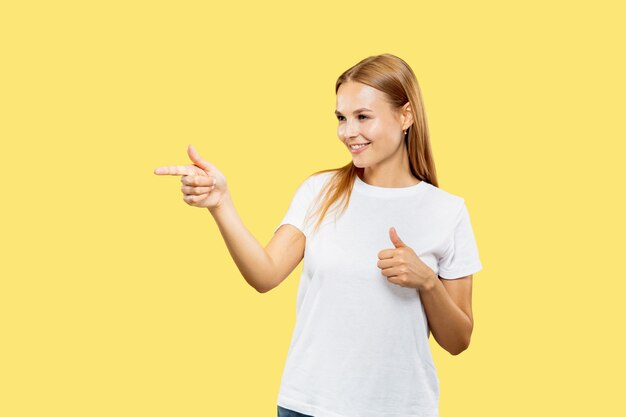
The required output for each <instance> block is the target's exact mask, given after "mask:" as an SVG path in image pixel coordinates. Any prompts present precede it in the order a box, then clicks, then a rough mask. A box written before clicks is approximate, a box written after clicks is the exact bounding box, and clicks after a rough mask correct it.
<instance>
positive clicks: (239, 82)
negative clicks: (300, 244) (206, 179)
mask: <svg viewBox="0 0 626 417" xmlns="http://www.w3.org/2000/svg"><path fill="white" fill-rule="evenodd" d="M623 17H624V10H623V6H622V5H621V3H620V2H617V1H613V2H611V1H596V2H591V1H587V2H566V1H554V2H540V1H529V2H517V3H506V2H504V3H503V2H498V1H474V2H462V1H458V2H443V3H442V2H421V1H420V2H416V1H410V2H409V1H406V2H392V3H380V2H375V1H344V2H316V3H312V2H310V3H302V2H288V1H282V2H244V3H241V2H237V3H230V4H226V3H224V2H222V3H215V2H201V1H195V2H189V1H175V2H174V1H171V2H164V1H161V2H153V1H141V2H138V1H123V2H122V1H106V2H104V1H93V2H81V1H57V2H44V1H21V2H4V3H3V4H2V5H1V6H0V42H1V44H0V45H1V46H0V48H1V50H0V52H1V57H2V65H0V71H1V72H2V76H1V77H0V106H1V107H0V111H1V112H0V118H1V119H0V135H1V139H2V154H1V155H2V164H0V169H1V170H2V172H1V174H2V175H0V181H2V216H1V219H2V220H1V221H2V251H1V253H2V261H1V262H0V265H1V266H0V268H1V269H0V274H1V281H0V285H1V287H0V337H1V340H0V350H1V354H0V415H1V416H7V417H13V416H65V417H69V416H275V415H276V397H277V394H278V389H279V383H280V377H281V373H282V370H283V366H284V363H285V359H286V355H287V351H288V347H289V342H290V338H291V334H292V330H293V325H294V323H295V302H296V292H297V286H298V280H299V275H300V272H301V268H302V264H300V265H299V266H298V267H297V268H296V270H294V272H293V273H292V274H291V275H290V277H289V278H287V280H286V281H285V282H283V284H282V285H280V286H279V287H278V288H276V289H275V290H273V291H270V292H268V293H265V294H260V293H258V292H256V291H255V290H254V289H253V288H252V287H250V286H249V285H248V284H247V283H246V282H245V280H244V279H243V277H242V276H241V274H240V273H239V271H238V269H237V267H236V266H235V264H234V262H233V260H232V259H231V257H230V255H229V253H228V250H227V248H226V246H225V244H224V241H223V239H222V237H221V235H220V233H219V230H218V228H217V226H216V224H215V222H214V220H213V218H212V217H211V215H210V213H209V212H208V211H207V210H206V209H199V208H196V207H191V206H189V205H187V204H186V203H184V202H183V200H182V193H181V191H180V185H181V183H180V177H162V176H157V175H155V174H154V173H153V170H154V168H156V167H157V166H161V165H179V164H180V165H184V164H188V163H190V161H189V158H188V157H187V154H186V147H187V145H188V144H190V143H191V144H193V145H194V146H195V147H196V149H197V150H198V152H199V153H200V155H201V156H202V157H203V158H204V159H206V160H208V161H210V162H212V163H214V164H215V165H216V166H217V167H218V168H219V169H220V170H221V171H222V172H223V173H224V174H225V175H226V177H227V181H228V183H229V186H230V190H231V194H232V196H233V200H234V202H235V205H236V208H237V210H238V213H239V215H240V216H241V218H242V219H243V221H244V223H245V225H246V227H247V228H248V229H249V230H250V232H251V233H252V234H253V235H254V236H255V237H256V238H257V239H258V241H259V242H260V243H261V244H262V245H264V246H265V245H266V244H267V242H269V240H270V238H271V236H272V232H273V230H274V228H275V227H276V226H277V225H278V222H279V221H280V220H281V219H282V216H283V215H284V214H285V212H286V210H287V207H288V204H289V201H290V199H291V197H292V195H293V193H294V191H295V189H296V187H297V185H298V184H299V183H300V182H301V181H302V180H303V179H304V178H305V177H306V176H307V175H309V174H310V173H312V172H314V171H317V170H321V169H326V168H331V167H338V166H341V165H344V164H346V163H348V162H349V161H350V159H351V156H350V155H349V153H348V152H347V150H346V149H345V147H343V146H341V145H340V143H339V140H338V138H337V131H336V127H337V120H336V118H335V117H334V115H333V111H334V109H335V95H334V84H335V80H336V78H337V77H338V76H339V74H341V72H342V71H344V70H345V69H347V68H348V67H350V66H352V65H353V64H355V63H357V62H358V61H359V60H361V59H363V58H365V57H367V56H370V55H375V54H380V53H385V52H389V53H392V54H395V55H397V56H399V57H401V58H403V59H404V60H406V61H407V62H408V63H409V64H410V65H411V67H412V68H413V70H414V71H415V73H416V75H417V78H418V81H419V83H420V86H421V89H422V93H423V97H424V101H425V105H426V114H427V116H428V122H429V127H430V134H431V143H432V146H433V154H434V157H435V162H436V167H437V173H438V177H439V181H440V187H441V188H442V189H444V190H446V191H449V192H451V193H453V194H457V195H460V196H462V197H464V198H465V199H466V202H467V204H468V207H469V210H470V214H471V219H472V226H473V229H474V232H475V236H476V240H477V244H478V248H479V253H480V257H481V261H482V263H483V266H484V269H483V271H481V272H479V273H477V274H476V275H475V276H474V287H473V311H474V320H475V327H474V332H473V334H472V342H471V344H470V347H469V349H467V350H466V351H464V352H463V353H462V354H460V355H458V356H452V355H450V354H449V353H447V352H446V351H444V350H443V349H442V348H441V347H440V346H438V345H437V343H436V342H435V341H434V339H433V338H432V337H431V338H430V344H431V348H432V350H433V356H434V360H435V363H436V365H437V370H438V373H439V378H440V381H441V398H440V415H441V416H442V417H454V416H458V417H473V416H476V417H478V416H480V417H487V416H529V415H532V416H595V415H598V416H600V415H602V416H616V415H624V413H625V409H624V404H623V401H622V398H621V397H622V391H623V375H624V372H625V371H626V369H625V366H624V356H623V352H624V351H625V350H626V346H625V343H624V338H623V334H622V333H623V327H624V324H623V319H624V317H625V314H624V313H625V311H624V304H623V299H624V295H623V294H624V289H625V287H626V285H625V278H626V276H625V272H624V263H623V259H624V255H623V250H624V236H625V232H626V230H625V227H624V212H626V210H625V207H624V199H623V194H624V191H623V190H624V185H623V183H624V180H625V179H626V178H625V175H624V162H623V157H624V148H625V147H624V141H625V139H626V135H625V128H624V123H623V117H624V104H623V103H624V95H625V93H626V91H625V90H626V89H625V88H624V87H625V81H624V76H623V75H624V73H626V69H625V68H624V67H625V66H624V61H623V52H622V50H623V43H624V42H623V41H624V37H625V33H624V32H625V31H624V26H623Z"/></svg>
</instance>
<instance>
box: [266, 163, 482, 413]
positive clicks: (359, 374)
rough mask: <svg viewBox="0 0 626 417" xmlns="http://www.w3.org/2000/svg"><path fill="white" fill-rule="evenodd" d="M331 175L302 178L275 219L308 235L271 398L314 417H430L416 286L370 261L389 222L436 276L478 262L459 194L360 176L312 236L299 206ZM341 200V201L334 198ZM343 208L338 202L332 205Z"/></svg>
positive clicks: (429, 378) (435, 382)
mask: <svg viewBox="0 0 626 417" xmlns="http://www.w3.org/2000/svg"><path fill="white" fill-rule="evenodd" d="M333 174H334V172H332V171H331V172H325V173H321V174H316V175H312V176H310V177H308V178H307V179H305V180H304V181H303V182H302V183H301V184H300V186H299V187H298V189H297V190H296V192H295V195H294V196H293V198H292V200H291V204H290V206H289V208H288V210H287V213H286V215H285V216H284V218H283V220H282V221H281V223H280V225H279V226H278V227H277V228H276V229H275V230H274V233H275V232H276V231H277V230H278V228H279V227H280V226H282V225H283V224H287V223H288V224H291V225H293V226H295V227H297V228H298V229H300V230H301V231H302V232H303V233H304V235H305V236H306V247H305V253H304V260H303V262H304V264H303V267H302V275H301V277H300V284H299V287H298V296H297V300H296V323H295V326H294V331H293V336H292V340H291V343H290V346H289V351H288V354H287V361H286V364H285V368H284V371H283V375H282V379H281V385H280V392H279V394H278V401H277V403H278V405H280V406H281V407H285V408H288V409H291V410H294V411H298V412H300V413H304V414H308V415H312V416H314V417H437V416H438V414H439V379H438V376H437V371H436V369H435V365H434V362H433V359H432V356H431V352H430V346H429V343H428V336H429V329H428V321H427V317H426V313H425V311H424V307H423V306H422V303H421V300H420V297H419V292H418V290H417V289H415V288H406V287H402V286H400V285H397V284H393V283H391V282H389V281H388V280H387V277H386V276H385V275H383V274H382V273H381V270H380V268H378V266H377V262H378V252H380V251H381V250H383V249H393V248H394V245H393V242H392V241H391V239H390V237H389V228H390V227H392V226H393V227H395V229H396V231H397V232H398V236H399V237H400V239H402V241H403V242H404V243H405V244H406V245H407V246H409V247H410V248H411V249H413V251H415V253H416V254H417V255H418V256H419V257H420V259H421V260H422V261H423V262H424V263H425V264H426V265H428V266H429V267H430V268H431V269H432V270H433V271H435V272H437V273H438V274H439V276H440V277H441V278H446V279H455V278H460V277H463V276H466V275H470V274H474V273H476V272H478V271H480V270H481V269H482V265H481V262H480V259H479V256H478V249H477V246H476V242H475V240H474V234H473V231H472V227H471V224H470V219H469V214H468V210H467V207H466V205H465V200H464V199H463V198H461V197H458V196H455V195H453V194H450V193H448V192H446V191H444V190H441V189H440V188H437V187H435V186H434V185H432V184H430V183H428V182H426V181H421V182H420V183H419V184H417V185H413V186H409V187H402V188H387V187H378V186H373V185H370V184H367V183H365V182H364V181H363V180H361V179H360V178H359V177H358V176H357V177H356V179H355V183H354V188H353V191H352V195H351V197H350V203H349V206H348V208H347V209H346V211H345V212H344V213H343V215H341V216H339V217H338V218H337V221H336V222H335V211H330V210H329V212H328V213H327V215H326V218H325V219H324V221H323V223H322V225H321V226H320V229H318V230H317V232H316V233H312V229H313V224H314V222H315V221H316V220H317V218H316V217H313V218H312V219H310V220H309V221H307V222H306V224H305V215H306V213H307V210H312V209H313V208H314V204H313V203H314V198H315V197H316V195H317V193H319V192H320V191H321V189H322V186H323V185H324V184H325V183H326V182H327V181H328V180H329V179H330V177H331V176H332V175H333ZM341 204H343V203H341ZM340 207H342V206H340Z"/></svg>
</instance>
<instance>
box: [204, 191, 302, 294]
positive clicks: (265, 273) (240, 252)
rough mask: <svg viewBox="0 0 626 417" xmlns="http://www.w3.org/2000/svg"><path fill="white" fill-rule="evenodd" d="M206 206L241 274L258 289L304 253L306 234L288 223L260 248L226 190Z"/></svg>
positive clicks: (273, 283) (274, 282)
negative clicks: (215, 202) (212, 205)
mask: <svg viewBox="0 0 626 417" xmlns="http://www.w3.org/2000/svg"><path fill="white" fill-rule="evenodd" d="M208 210H209V212H210V213H211V215H212V216H213V219H215V222H216V223H217V227H218V228H219V230H220V233H221V234H222V237H223V238H224V242H225V243H226V247H227V248H228V251H229V252H230V255H231V257H232V258H233V260H234V261H235V264H236V265H237V268H239V271H240V272H241V275H242V276H243V277H244V279H245V280H246V281H247V282H248V284H250V285H251V286H252V287H253V288H254V289H256V290H257V291H258V292H260V293H265V292H268V291H270V290H272V289H273V288H275V287H277V286H278V285H280V283H281V282H283V281H284V279H285V278H287V277H288V276H289V274H290V273H291V272H292V271H293V270H294V269H295V267H296V266H298V264H299V263H300V261H301V260H302V258H303V257H304V247H305V242H306V238H305V236H304V234H303V233H302V232H301V231H300V230H299V229H298V228H296V227H295V226H292V225H290V224H285V225H283V226H285V227H280V228H279V229H278V230H277V231H276V233H275V234H274V236H273V237H272V239H271V240H270V242H269V243H268V245H267V247H266V248H263V246H261V244H260V243H259V241H258V240H257V239H256V238H255V237H254V236H253V235H252V233H250V231H249V230H248V229H247V228H246V226H245V225H244V224H243V221H242V220H241V218H240V217H239V214H238V213H237V210H236V209H235V205H234V204H233V200H232V198H231V195H230V192H229V191H228V190H227V191H226V194H225V195H224V198H223V199H222V200H221V202H220V204H219V205H218V206H215V207H208Z"/></svg>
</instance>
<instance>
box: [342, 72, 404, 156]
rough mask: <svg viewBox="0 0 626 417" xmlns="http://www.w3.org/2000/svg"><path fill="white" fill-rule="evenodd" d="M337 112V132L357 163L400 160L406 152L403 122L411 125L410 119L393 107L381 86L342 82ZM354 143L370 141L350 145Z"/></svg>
mask: <svg viewBox="0 0 626 417" xmlns="http://www.w3.org/2000/svg"><path fill="white" fill-rule="evenodd" d="M408 104H409V103H407V104H405V106H404V107H403V109H402V110H404V109H405V108H406V107H408ZM335 114H336V116H337V120H338V122H339V124H338V127H337V135H338V136H339V139H340V140H341V141H342V142H343V144H344V145H345V146H346V147H347V148H348V152H350V153H351V154H352V161H353V163H354V165H355V166H357V167H359V168H365V167H371V166H374V165H380V164H383V163H384V162H386V161H388V162H391V161H393V160H395V159H398V160H399V158H400V156H401V155H402V154H403V152H405V150H404V148H405V145H404V133H403V130H404V129H405V128H404V127H403V126H404V125H406V126H407V127H408V126H409V125H410V122H409V120H408V119H407V117H406V115H405V114H403V113H402V112H401V111H398V110H394V109H393V108H392V107H391V104H389V103H388V102H387V101H386V100H385V99H384V93H383V92H381V91H380V90H377V89H375V88H372V87H370V86H369V85H365V84H362V83H359V82H354V81H349V82H347V83H344V84H341V85H340V86H339V89H338V90H337V109H336V110H335ZM407 122H409V123H407ZM352 144H367V145H365V146H364V147H362V148H360V149H351V147H350V145H352Z"/></svg>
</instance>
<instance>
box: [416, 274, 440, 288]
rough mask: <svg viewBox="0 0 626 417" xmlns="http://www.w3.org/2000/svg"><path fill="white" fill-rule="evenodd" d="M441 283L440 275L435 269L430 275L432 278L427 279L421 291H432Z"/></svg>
mask: <svg viewBox="0 0 626 417" xmlns="http://www.w3.org/2000/svg"><path fill="white" fill-rule="evenodd" d="M437 284H439V275H438V274H437V273H436V272H435V271H433V273H432V274H431V276H430V279H428V280H427V281H426V283H425V284H424V285H423V286H422V288H420V291H424V292H430V291H432V290H434V289H435V287H436V286H437Z"/></svg>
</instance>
